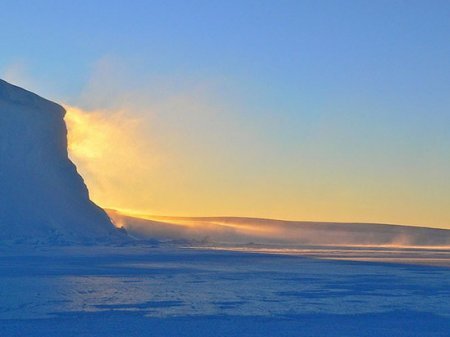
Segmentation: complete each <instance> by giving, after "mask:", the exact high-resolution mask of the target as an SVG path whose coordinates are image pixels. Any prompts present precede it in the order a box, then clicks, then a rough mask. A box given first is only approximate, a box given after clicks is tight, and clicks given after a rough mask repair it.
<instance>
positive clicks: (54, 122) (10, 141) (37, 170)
mask: <svg viewBox="0 0 450 337" xmlns="http://www.w3.org/2000/svg"><path fill="white" fill-rule="evenodd" d="M64 114H65V110H64V109H63V108H62V107H61V106H60V105H58V104H56V103H53V102H50V101H48V100H46V99H44V98H41V97H39V96H37V95H35V94H33V93H31V92H29V91H26V90H24V89H21V88H19V87H16V86H14V85H11V84H9V83H7V82H5V81H3V80H0V240H3V241H5V240H13V241H17V240H19V241H45V242H49V241H52V242H78V243H79V242H96V241H99V240H100V241H108V240H111V239H119V238H121V237H122V236H123V234H122V233H120V232H119V231H118V230H117V229H115V228H114V226H113V225H112V223H111V221H110V219H109V217H108V216H107V214H106V213H105V212H104V211H103V210H102V209H101V208H100V207H98V206H97V205H95V204H94V203H93V202H92V201H90V199H89V194H88V190H87V188H86V185H85V184H84V182H83V179H82V178H81V176H80V175H79V174H78V173H77V170H76V167H75V165H74V164H73V163H72V162H71V161H70V160H69V158H68V154H67V130H66V125H65V123H64Z"/></svg>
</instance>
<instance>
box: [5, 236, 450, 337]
mask: <svg viewBox="0 0 450 337" xmlns="http://www.w3.org/2000/svg"><path fill="white" fill-rule="evenodd" d="M444 253H445V252H444ZM444 253H443V254H444ZM335 254H336V253H335ZM347 254H349V253H347ZM383 254H389V253H386V252H384V253H383V252H381V253H380V254H378V256H379V257H383V256H385V255H383ZM418 254H419V255H420V253H418ZM446 254H447V259H448V254H449V252H448V251H447V252H446ZM341 255H345V254H342V253H341ZM375 255H376V254H375ZM375 255H374V254H372V256H375ZM323 257H324V256H322V257H321V258H323ZM419 257H420V256H419ZM0 299H1V300H0V336H1V337H9V336H27V337H29V336H40V337H41V336H449V335H450V269H449V268H445V267H435V266H418V265H409V264H392V263H380V262H377V263H373V262H361V261H360V262H353V261H336V260H324V259H317V258H312V257H304V256H299V255H277V254H264V253H261V252H260V253H249V252H238V251H224V250H213V249H204V248H203V249H200V250H199V249H193V248H191V247H184V248H183V247H182V246H179V245H178V246H174V245H168V244H145V245H144V244H143V245H136V246H128V247H59V248H57V247H55V248H44V247H41V248H27V249H22V250H20V249H19V248H17V247H14V248H11V247H9V248H5V247H4V248H1V249H0Z"/></svg>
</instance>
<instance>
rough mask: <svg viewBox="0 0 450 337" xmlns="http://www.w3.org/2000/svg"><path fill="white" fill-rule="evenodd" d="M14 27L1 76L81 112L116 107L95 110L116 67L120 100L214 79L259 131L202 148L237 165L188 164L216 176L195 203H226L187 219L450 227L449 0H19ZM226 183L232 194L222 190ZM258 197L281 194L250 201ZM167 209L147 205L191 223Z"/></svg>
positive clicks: (12, 5) (7, 19)
mask: <svg viewBox="0 0 450 337" xmlns="http://www.w3.org/2000/svg"><path fill="white" fill-rule="evenodd" d="M0 28H1V29H0V46H1V49H0V50H1V54H0V74H4V76H5V77H7V79H9V78H10V79H13V80H14V79H16V80H17V82H23V83H19V84H23V85H26V84H28V85H29V87H30V89H33V90H35V91H38V92H39V93H40V94H42V95H45V96H47V97H49V98H52V99H56V100H62V101H64V102H68V103H70V104H73V105H81V106H83V105H84V107H85V108H88V107H90V108H92V107H94V105H95V108H105V107H107V106H108V103H105V102H104V101H103V103H102V102H101V101H100V102H95V104H94V103H92V102H91V103H89V102H87V101H86V99H85V98H84V100H83V97H84V96H83V93H85V92H86V87H87V86H89V83H91V82H92V81H93V80H92V77H93V76H94V75H93V73H94V74H95V73H96V71H97V70H98V64H99V62H100V63H101V62H102V60H105V59H107V60H114V61H113V64H116V63H115V62H117V64H120V67H119V66H117V72H118V73H120V74H117V75H116V74H112V75H111V74H109V75H108V77H107V78H108V80H107V81H112V82H114V81H119V80H120V81H122V82H126V83H120V84H117V85H116V86H115V88H116V90H125V91H126V90H128V91H130V92H132V91H134V90H135V89H136V87H139V86H141V85H142V83H151V87H152V88H154V89H155V88H157V87H158V84H157V83H158V81H159V80H161V82H164V83H165V84H164V86H166V87H169V89H167V88H166V89H167V90H168V91H176V92H177V93H178V91H180V90H181V91H183V90H184V89H180V87H181V88H187V87H189V86H193V87H197V86H200V87H202V86H204V85H205V84H204V83H209V84H208V86H210V87H212V89H208V90H210V91H208V92H210V93H211V97H210V98H209V99H210V100H213V101H216V100H217V101H218V102H219V103H217V105H219V106H221V108H218V109H219V110H221V109H222V110H226V109H228V108H230V107H232V108H231V110H233V111H232V112H230V111H229V112H227V113H228V116H231V117H227V118H230V119H232V120H236V119H237V120H239V121H240V123H243V124H246V125H248V126H247V127H246V129H245V130H247V131H248V132H250V130H251V132H254V134H256V136H252V137H250V139H244V138H239V137H238V138H237V141H236V142H233V140H231V141H230V140H225V139H223V141H222V142H220V141H218V143H217V144H215V147H214V148H210V149H203V148H202V149H203V150H204V151H203V150H201V149H200V150H199V149H197V150H196V151H197V152H195V155H198V156H199V157H200V158H209V159H205V161H206V162H208V160H213V159H211V158H212V155H211V153H212V152H214V150H216V151H223V152H227V151H228V152H230V153H236V156H235V157H233V156H232V155H231V154H229V155H228V157H227V159H230V158H231V157H232V158H234V159H233V160H235V162H236V164H235V165H234V166H233V168H229V167H228V168H225V169H224V172H221V174H219V173H217V172H216V173H214V174H213V173H211V172H210V171H211V170H213V169H215V168H216V166H215V165H212V164H211V165H210V166H208V165H206V168H205V170H210V171H208V172H209V173H205V172H203V171H201V170H200V171H199V169H198V168H197V170H194V169H193V168H192V167H191V168H189V167H187V168H186V171H187V172H191V171H192V172H194V171H195V172H194V173H195V174H194V173H192V174H193V175H199V176H202V175H203V176H210V179H211V181H210V182H208V188H207V187H204V190H205V191H204V196H203V197H200V196H199V197H198V200H197V199H195V198H194V200H193V201H192V202H193V203H194V202H195V203H197V204H200V203H202V200H203V199H205V198H208V199H210V200H216V202H215V203H214V202H213V201H211V204H210V205H209V206H208V207H209V208H208V209H202V208H200V207H197V208H196V207H195V206H194V205H193V204H189V203H186V204H183V202H180V203H179V206H178V207H179V208H180V210H179V212H178V213H182V214H187V213H189V215H190V214H198V215H202V214H205V215H209V214H211V213H215V214H217V213H221V214H219V215H222V214H224V213H227V214H230V213H234V212H236V213H239V214H236V215H251V216H258V215H261V216H273V217H279V218H298V219H302V218H308V219H316V220H342V221H344V220H355V221H383V222H396V223H413V224H422V225H425V224H427V225H430V226H441V227H442V226H444V227H450V207H448V205H450V192H449V191H450V131H449V129H450V127H449V126H450V2H449V1H433V0H431V1H362V0H361V1H300V0H297V1H56V0H55V1H20V0H14V1H8V0H5V1H2V3H1V6H0ZM119 68H120V69H121V70H119ZM115 69H116V68H115V66H113V70H112V72H113V73H114V71H115ZM124 74H126V75H124ZM211 83H212V84H211ZM108 85H110V83H108ZM108 85H106V84H105V86H107V87H108ZM149 90H150V89H149ZM155 90H156V91H158V90H161V89H155ZM140 95H141V96H142V95H143V94H142V93H141V94H140ZM144 96H145V94H144ZM149 96H151V94H149ZM149 99H150V100H151V98H149ZM91 101H92V100H91ZM102 104H103V105H105V106H103V107H102V106H101V105H102ZM215 104H216V102H215ZM89 105H90V106H89ZM216 108H217V107H216ZM179 113H180V114H183V112H182V111H180V112H179ZM180 116H181V115H180ZM180 116H178V117H180ZM183 116H186V115H183ZM188 116H189V115H188ZM171 118H173V120H172V122H173V123H174V124H177V115H175V116H172V117H171ZM178 120H183V118H178ZM214 121H216V122H218V121H222V120H221V119H219V120H214ZM214 121H213V122H214ZM213 122H211V123H212V124H214V123H213ZM180 123H181V124H183V123H185V122H180ZM188 124H189V123H188ZM183 127H184V126H180V127H179V128H175V129H176V130H179V129H180V128H181V130H182V131H180V132H181V134H185V135H189V134H192V133H201V130H195V132H189V131H186V130H184V129H183ZM203 127H204V128H210V127H211V128H213V126H212V125H209V124H208V123H206V124H205V125H203ZM183 130H184V131H183ZM240 131H242V129H239V128H238V129H234V128H233V126H229V127H228V129H227V134H231V135H232V134H233V132H240ZM168 132H169V130H168ZM170 132H174V131H173V130H172V129H171V130H170ZM183 132H184V133H183ZM209 136H211V134H209ZM186 137H187V136H186ZM192 137H193V138H192V139H193V140H192V143H193V144H194V143H195V142H202V143H204V142H208V140H207V139H203V138H201V137H200V136H198V135H194V136H192ZM220 137H222V138H225V135H224V134H221V135H220ZM220 137H219V138H220ZM231 138H233V137H231ZM161 141H163V140H161ZM240 142H249V144H246V145H245V146H243V147H244V149H242V146H241V145H242V144H241V143H240ZM179 145H180V147H182V144H179ZM213 145H214V144H213ZM213 145H211V146H213ZM253 149H254V151H253ZM246 150H248V151H247V152H246ZM185 151H188V149H185ZM202 151H203V152H202ZM228 152H227V153H228ZM253 152H256V154H254V153H253ZM192 155H194V154H192V153H191V157H192ZM214 158H215V157H214ZM216 159H217V158H215V159H214V160H216ZM217 160H219V159H217ZM228 162H229V160H228ZM174 165H175V164H174ZM176 165H182V163H177V164H176ZM186 165H187V166H189V165H190V164H188V163H186ZM252 165H254V166H252ZM217 166H218V167H219V166H220V165H219V164H217ZM183 169H184V168H183V167H180V170H183ZM261 169H262V170H263V171H264V174H263V173H261ZM250 172H253V173H250ZM255 172H257V173H255ZM237 176H238V177H240V179H237V178H236V177H237ZM274 176H278V177H280V178H279V179H274V178H273V177H274ZM223 177H229V180H227V178H225V181H230V184H229V185H231V186H234V187H233V188H229V187H227V188H225V187H224V186H216V185H214V183H213V181H214V180H218V179H222V178H223ZM268 177H270V179H269V178H268ZM186 179H188V178H186ZM205 179H206V178H205ZM236 179H237V180H238V181H236ZM150 180H151V178H150ZM188 180H189V179H188ZM195 181H197V182H198V180H195V179H194V178H192V181H191V184H192V185H195V183H194V182H195ZM268 181H270V182H271V185H269V183H268ZM183 183H185V185H186V186H190V187H191V185H190V184H188V183H186V182H183ZM224 184H225V183H224ZM273 185H278V186H284V187H285V189H286V194H285V195H284V194H283V193H282V192H279V191H278V192H276V191H273V190H271V189H270V188H271V187H270V186H273ZM236 186H239V188H237V187H236ZM149 188H151V187H149ZM160 188H161V189H163V186H160ZM187 188H188V187H186V189H187ZM228 188H229V190H228ZM240 188H242V191H241V190H240ZM252 189H253V190H255V189H256V190H257V191H258V193H264V191H266V190H267V194H268V195H272V196H274V197H273V198H269V197H267V198H265V199H260V198H255V199H254V200H251V202H250V201H248V200H249V198H250V199H251V197H249V195H250V194H249V193H250V192H246V191H247V190H249V191H250V190H252ZM280 189H281V187H280ZM201 191H202V189H201V188H200V189H199V192H198V193H199V194H201ZM217 191H220V193H219V192H217ZM233 192H234V193H241V194H243V195H245V198H244V197H242V198H243V199H240V198H237V197H236V196H234V197H233ZM177 193H181V192H180V191H178V190H177ZM184 193H188V192H187V190H186V191H185V192H184ZM306 195H309V199H306ZM170 197H171V196H170V195H167V196H166V198H167V200H170ZM172 197H173V196H172ZM202 198H203V199H202ZM156 199H157V198H156ZM162 199H164V198H162ZM244 199H245V200H247V201H245V200H244ZM382 199H383V200H382ZM227 200H230V201H229V202H227ZM168 203H169V201H166V204H164V203H163V202H161V205H159V206H155V207H153V206H149V208H152V207H153V208H152V209H154V210H155V211H156V212H160V213H161V212H162V213H164V212H165V213H167V212H172V213H177V211H176V207H175V206H173V207H172V208H171V207H169V206H167V204H168ZM155 204H158V202H156V201H155ZM275 204H283V205H284V206H283V207H281V206H274V205H275ZM184 205H185V206H184ZM126 207H128V208H139V207H141V206H136V207H134V206H133V205H132V204H130V205H127V206H126ZM183 207H184V208H183ZM407 209H408V210H410V213H411V214H409V215H408V212H407ZM234 210H235V211H234ZM199 213H202V214H199ZM206 213H207V214H206Z"/></svg>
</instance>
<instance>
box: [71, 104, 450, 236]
mask: <svg viewBox="0 0 450 337" xmlns="http://www.w3.org/2000/svg"><path fill="white" fill-rule="evenodd" d="M136 100H137V99H136ZM181 102H182V104H181V103H180V99H179V97H177V98H176V99H174V100H171V101H168V102H166V103H164V104H161V106H159V107H156V108H155V106H153V105H151V104H150V103H148V107H150V108H147V106H146V109H148V110H145V111H138V110H135V109H132V108H130V107H129V108H127V109H124V110H120V109H118V110H96V111H85V110H82V109H80V108H77V107H73V106H66V110H67V114H66V117H65V120H66V123H67V127H68V144H69V146H68V148H69V155H70V158H71V159H72V160H73V161H74V163H75V164H76V166H77V168H78V170H79V172H80V174H81V175H82V177H83V178H84V180H85V182H86V184H87V186H88V188H89V191H90V196H91V198H92V200H93V201H95V202H96V203H97V204H99V205H100V206H102V207H104V208H111V209H117V210H119V211H121V212H122V213H123V214H128V215H132V216H142V214H144V215H145V214H152V215H171V216H193V217H195V216H245V217H258V218H272V219H284V220H304V221H330V222H336V221H337V222H366V223H367V222H369V223H391V224H408V225H419V226H430V227H444V228H446V227H448V221H447V219H448V211H446V208H445V207H444V205H443V203H444V201H445V200H446V199H445V198H442V197H441V195H440V194H439V193H437V192H436V193H435V194H433V195H432V196H430V197H428V199H425V198H423V196H422V193H421V191H422V189H421V188H422V187H421V184H424V183H425V182H424V177H423V176H422V174H421V173H420V172H418V173H419V175H418V176H417V177H416V182H417V183H416V185H411V184H409V178H408V179H407V178H406V177H405V176H396V179H393V178H392V176H391V175H392V173H390V172H386V171H384V170H380V171H379V172H376V174H374V175H373V176H372V174H373V172H371V171H370V170H366V171H362V172H363V173H364V174H363V173H361V175H358V174H353V173H354V171H355V170H357V169H358V165H357V164H354V165H350V164H348V165H350V166H349V170H346V169H344V168H343V167H340V166H337V165H336V164H335V163H333V160H334V159H333V158H326V159H323V158H322V157H320V153H321V152H320V151H323V149H321V146H322V145H321V143H320V141H319V140H318V141H317V142H312V140H310V143H309V144H308V143H306V144H302V146H299V153H300V151H303V154H302V156H303V157H302V160H300V159H296V157H294V156H293V157H289V158H287V159H286V158H285V161H287V163H286V162H283V161H282V160H280V161H277V160H275V158H274V160H272V159H271V158H270V157H268V156H267V153H266V151H260V150H261V149H262V148H264V146H263V145H264V143H263V142H262V141H261V142H260V141H259V140H258V138H257V136H256V135H254V134H252V131H251V128H250V126H251V125H250V124H249V126H248V127H247V125H243V124H236V123H233V122H231V121H229V120H228V119H227V115H226V114H222V115H219V114H218V113H216V110H214V107H209V106H207V105H205V104H201V103H199V102H201V99H199V98H197V99H194V98H191V99H183V100H181ZM153 108H154V109H156V110H151V109H153ZM158 109H159V110H158ZM186 111H188V112H189V115H186V116H185V115H183V113H185V112H186ZM180 116H181V117H180ZM183 118H184V119H183ZM320 136H321V135H320V134H319V135H315V136H314V137H316V138H317V137H318V138H320ZM316 138H313V139H316ZM233 142H234V143H233ZM253 143H258V144H260V146H259V149H257V148H254V147H252V146H251V144H253ZM313 143H314V144H313ZM236 144H239V146H236ZM374 155H376V154H374ZM317 160H320V161H321V160H325V161H329V165H318V166H315V163H316V161H317ZM346 165H347V164H346ZM415 173H416V172H414V171H413V172H412V173H411V174H415ZM427 183H428V182H427ZM442 186H445V185H442ZM443 188H444V187H441V188H440V189H441V190H443ZM436 191H439V188H438V187H436ZM414 205H416V206H414ZM417 205H420V207H419V206H417ZM178 220H179V219H178ZM179 224H180V225H182V226H191V227H192V226H194V225H196V226H197V225H199V223H192V222H191V221H182V222H181V223H179ZM202 225H203V226H204V225H205V224H204V223H203V224H202ZM215 225H219V226H221V227H223V226H230V224H214V226H215ZM233 226H234V228H235V229H236V230H239V231H244V232H246V231H247V229H246V228H245V225H244V226H243V227H242V226H241V227H240V228H238V227H237V226H238V224H233ZM248 230H250V229H248ZM254 230H255V229H254V228H252V229H251V231H254ZM267 230H269V229H268V228H266V229H264V231H267ZM271 230H272V229H270V231H271ZM272 234H274V235H276V233H272Z"/></svg>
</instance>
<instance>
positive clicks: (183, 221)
mask: <svg viewBox="0 0 450 337" xmlns="http://www.w3.org/2000/svg"><path fill="white" fill-rule="evenodd" d="M107 212H108V214H109V215H110V216H111V218H112V219H113V221H114V222H115V223H116V224H117V225H119V226H123V227H125V228H126V229H127V231H128V233H129V234H130V235H133V236H135V237H138V238H143V239H144V238H156V239H165V240H191V241H196V242H203V243H225V244H248V243H252V244H263V245H264V244H275V245H281V246H286V245H288V246H291V245H294V246H295V245H302V246H305V245H332V246H391V247H414V246H419V247H435V248H436V247H442V248H445V249H450V230H445V229H437V228H425V227H414V226H400V225H387V224H368V223H333V222H305V221H283V220H272V219H257V218H242V217H240V218H239V217H164V216H149V215H138V216H136V217H132V216H127V215H125V214H121V213H120V212H118V211H114V210H107ZM286 247H287V246H286Z"/></svg>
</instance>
